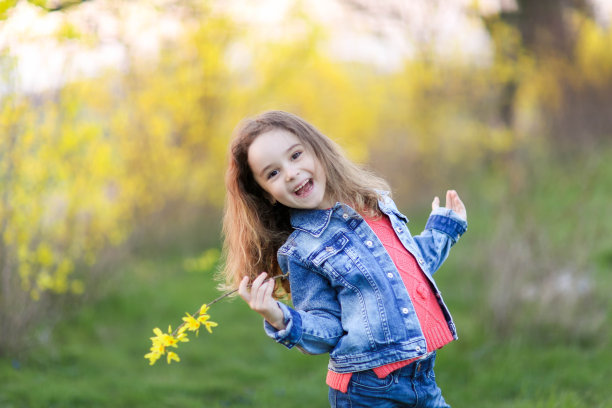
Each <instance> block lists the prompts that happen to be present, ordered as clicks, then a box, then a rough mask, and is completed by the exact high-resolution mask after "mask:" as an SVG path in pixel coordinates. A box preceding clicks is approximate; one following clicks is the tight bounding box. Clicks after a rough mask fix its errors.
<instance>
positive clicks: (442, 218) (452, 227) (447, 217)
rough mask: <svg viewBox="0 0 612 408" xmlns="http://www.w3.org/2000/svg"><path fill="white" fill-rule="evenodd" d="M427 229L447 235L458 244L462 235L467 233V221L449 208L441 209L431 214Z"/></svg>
mask: <svg viewBox="0 0 612 408" xmlns="http://www.w3.org/2000/svg"><path fill="white" fill-rule="evenodd" d="M425 229H433V230H436V231H440V232H442V233H444V234H447V235H448V236H450V237H451V238H452V239H453V242H457V241H458V240H459V238H460V237H461V235H463V234H464V233H465V231H467V221H465V220H463V219H462V218H460V217H459V215H457V213H456V212H454V211H453V210H451V209H449V208H444V207H439V208H437V209H435V210H433V211H432V212H431V215H430V216H429V219H428V220H427V224H426V225H425Z"/></svg>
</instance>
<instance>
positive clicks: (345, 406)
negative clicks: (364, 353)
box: [329, 353, 450, 408]
mask: <svg viewBox="0 0 612 408" xmlns="http://www.w3.org/2000/svg"><path fill="white" fill-rule="evenodd" d="M435 359H436V355H435V353H434V354H432V355H431V356H430V357H428V358H426V359H424V360H419V361H415V362H414V363H412V364H409V365H407V366H405V367H402V368H400V369H399V370H395V371H394V372H392V373H391V374H389V375H388V376H386V377H385V378H382V379H381V378H378V377H377V376H376V374H374V371H372V370H367V371H360V372H357V373H353V376H352V377H351V382H350V383H349V386H348V391H347V393H346V394H345V393H343V392H340V391H338V390H334V389H332V388H330V389H329V402H330V404H331V406H332V408H358V407H364V408H399V407H415V408H416V407H419V408H439V407H440V408H444V407H448V408H450V405H448V404H447V403H446V402H445V401H444V398H443V397H442V392H441V391H440V388H439V387H438V385H437V384H436V377H435V375H434V371H433V368H434V362H435Z"/></svg>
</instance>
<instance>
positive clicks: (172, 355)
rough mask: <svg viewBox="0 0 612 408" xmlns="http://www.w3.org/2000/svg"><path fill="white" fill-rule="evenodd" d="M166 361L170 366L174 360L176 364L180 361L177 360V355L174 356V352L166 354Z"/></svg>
mask: <svg viewBox="0 0 612 408" xmlns="http://www.w3.org/2000/svg"><path fill="white" fill-rule="evenodd" d="M167 360H168V364H170V363H171V362H172V360H175V361H176V362H177V363H178V362H179V361H181V359H180V358H179V356H178V354H176V353H175V352H174V351H169V352H168V356H167Z"/></svg>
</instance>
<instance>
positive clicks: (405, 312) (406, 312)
mask: <svg viewBox="0 0 612 408" xmlns="http://www.w3.org/2000/svg"><path fill="white" fill-rule="evenodd" d="M409 312H410V310H408V308H407V307H405V308H403V309H402V313H403V314H408V313H409Z"/></svg>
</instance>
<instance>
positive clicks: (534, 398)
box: [0, 154, 612, 408]
mask: <svg viewBox="0 0 612 408" xmlns="http://www.w3.org/2000/svg"><path fill="white" fill-rule="evenodd" d="M606 157H612V154H608V155H607V156H602V157H601V158H600V160H599V161H598V162H595V164H592V163H593V159H592V158H588V160H589V163H591V169H592V170H591V173H590V174H589V177H587V178H585V177H584V175H583V174H582V175H581V174H580V173H579V172H578V171H572V169H571V168H568V169H567V170H566V171H565V173H564V175H563V183H559V184H558V187H554V186H552V183H551V182H550V180H553V176H555V177H556V174H559V171H558V170H555V171H554V172H553V171H551V174H552V176H546V175H544V176H542V181H541V183H540V185H539V186H537V185H536V186H535V187H534V188H533V191H528V193H527V194H526V196H527V198H526V200H529V202H528V204H529V205H528V206H527V207H526V208H530V209H531V210H530V211H532V212H534V214H536V215H537V219H539V220H541V219H545V218H546V217H549V220H548V221H546V220H544V221H543V222H544V224H543V225H547V226H548V227H550V230H549V231H546V232H545V233H546V234H548V235H550V241H551V242H553V241H554V239H558V240H559V241H561V239H560V238H559V237H562V236H564V235H563V234H564V231H566V230H570V229H571V230H573V231H574V234H578V233H580V235H577V237H578V238H579V239H580V240H581V241H583V242H585V243H586V244H588V243H589V242H591V241H592V242H591V244H592V245H591V248H590V249H589V250H590V252H588V253H586V255H588V257H589V261H590V263H589V265H590V267H591V268H592V269H593V271H592V276H593V278H594V285H595V293H596V294H598V295H599V296H600V297H601V300H600V302H599V303H597V302H595V303H592V304H591V306H590V307H591V309H589V310H597V308H599V312H601V313H602V315H603V316H604V319H605V324H604V327H610V323H612V318H611V315H612V313H610V312H611V310H610V309H611V305H612V303H611V302H610V299H609V295H608V294H609V293H610V291H612V277H611V276H610V273H609V272H610V269H611V267H612V256H611V255H610V254H611V252H610V245H612V242H611V241H610V238H609V234H606V233H604V232H605V231H606V230H609V223H610V221H609V219H608V218H599V219H596V218H594V217H590V216H589V214H596V213H597V212H598V211H600V210H599V209H601V208H604V206H605V205H606V203H608V202H609V199H608V198H609V197H610V191H609V190H610V183H609V182H610V180H609V179H610V176H611V175H612V160H604V159H605V158H606ZM582 164H584V163H582ZM580 166H581V163H577V164H576V168H578V167H580ZM583 167H584V166H583ZM581 168H582V167H581ZM553 170H554V169H553ZM585 180H586V181H588V183H585V182H584V181H585ZM589 183H590V184H589ZM482 185H483V183H481V184H480V186H482ZM470 195H471V197H470ZM478 195H479V192H478V189H477V188H473V189H472V190H471V194H470V193H468V194H466V198H467V200H469V201H468V202H469V203H472V206H471V207H468V208H471V209H472V212H471V213H469V212H468V213H469V214H471V221H470V230H469V231H468V233H467V234H466V236H465V237H463V238H462V241H461V242H460V243H459V245H460V246H458V247H457V248H456V249H454V250H453V251H454V252H453V254H452V255H451V257H450V258H449V260H448V261H447V262H446V263H445V264H444V266H443V267H442V269H441V270H440V271H439V272H438V273H437V274H436V279H437V281H438V284H439V287H440V288H441V290H442V291H443V292H444V296H445V300H446V302H447V304H448V306H449V308H450V310H451V313H453V316H454V318H455V320H456V323H457V327H458V331H459V336H460V339H459V341H457V342H453V343H451V344H450V345H448V346H446V347H445V348H444V349H443V350H441V351H440V352H439V354H438V360H437V364H436V376H437V381H438V383H439V385H440V386H441V388H442V390H443V393H444V395H445V398H446V399H447V401H448V402H449V403H450V404H451V405H452V406H453V407H459V408H462V407H470V408H478V407H482V408H490V407H502V408H504V407H508V408H510V407H513V408H514V407H517V408H520V407H525V408H527V407H529V408H534V407H535V408H557V407H559V408H565V407H568V408H572V407H584V408H587V407H588V408H597V407H612V393H611V392H610V378H612V347H610V344H609V330H603V331H602V332H601V336H600V337H598V338H593V339H587V340H585V339H582V340H580V338H566V337H564V335H563V332H562V331H561V332H560V333H561V334H560V335H558V336H557V335H556V334H555V331H554V330H555V329H554V327H553V328H552V329H551V330H552V332H550V333H547V329H546V328H545V327H538V326H536V325H531V328H532V330H534V331H535V330H537V334H534V333H533V332H529V330H528V329H525V327H526V328H529V327H530V326H529V325H527V326H518V327H523V329H521V330H515V331H511V332H510V333H507V334H506V335H505V336H500V335H499V334H497V335H496V334H495V333H494V330H493V329H492V328H493V327H494V325H493V324H492V322H491V321H489V319H490V318H491V315H492V314H491V313H489V310H488V308H489V303H488V302H489V300H490V299H489V298H488V297H487V296H488V295H487V285H490V284H491V283H492V282H494V280H491V279H489V280H487V279H486V276H487V274H490V273H491V271H490V268H489V267H488V265H486V264H485V263H484V261H483V259H486V257H483V256H482V253H483V251H486V249H487V247H486V241H487V240H489V238H488V237H490V236H492V235H491V225H494V224H495V218H494V217H495V213H496V211H495V208H493V209H491V208H489V209H488V210H487V209H486V208H481V209H478V210H474V208H475V206H474V205H473V203H475V202H477V200H476V198H477V196H478ZM567 208H569V209H570V210H572V209H575V208H581V209H585V211H586V213H585V212H583V213H580V216H579V217H578V216H576V217H578V218H579V219H580V222H581V223H582V224H580V226H579V228H578V224H572V222H558V221H559V220H565V219H567V213H568V211H566V210H564V209H567ZM519 215H520V214H519ZM589 220H593V222H591V224H587V223H588V222H589ZM422 223H424V219H422V218H421V219H418V217H415V218H413V219H412V220H411V223H410V227H411V228H412V229H413V230H416V229H417V228H418V226H419V225H422ZM606 223H607V224H608V225H606ZM572 226H573V227H572ZM525 236H526V235H525ZM565 236H566V237H569V236H570V235H569V234H568V235H565ZM519 237H520V236H519ZM593 237H594V238H593ZM597 237H599V238H597ZM589 239H590V240H591V241H589ZM553 243H554V242H553ZM586 244H585V246H586ZM192 247H193V246H192ZM164 248H165V249H159V248H158V249H155V250H149V251H146V250H145V251H142V250H141V251H136V252H134V253H133V254H132V255H131V256H130V257H128V258H127V259H126V260H125V261H124V262H122V263H121V265H119V266H118V270H116V271H115V272H114V273H112V274H109V277H108V279H107V280H106V282H105V284H104V286H105V289H104V290H103V292H104V293H106V295H105V296H100V297H99V299H98V300H96V301H93V302H83V303H82V304H80V305H74V307H72V308H70V311H69V312H68V313H67V314H66V316H65V318H64V319H62V320H61V321H60V322H59V323H56V324H53V322H46V323H43V324H41V325H40V326H39V328H38V329H37V330H36V331H35V333H34V334H33V338H34V340H35V341H34V342H32V343H31V344H34V345H35V347H31V348H28V349H24V350H23V351H22V352H20V353H19V354H16V355H13V356H8V357H4V358H1V359H0V384H2V385H1V386H0V407H2V408H22V407H24V408H25V407H28V408H38V407H41V408H42V407H44V408H48V407H113V408H115V407H185V408H188V407H211V408H212V407H262V408H267V407H273V408H276V407H279V408H291V407H296V408H297V407H308V408H311V407H325V406H327V405H328V404H327V387H326V385H325V374H326V365H327V358H326V356H306V355H302V354H301V353H299V352H298V351H297V350H286V349H285V348H284V347H282V346H280V345H277V344H275V343H274V342H273V341H272V340H270V339H269V338H268V337H267V336H265V334H264V332H263V329H262V322H261V320H260V318H259V317H258V316H257V315H256V314H255V313H254V312H252V311H250V310H249V309H248V307H247V306H246V304H244V303H243V302H242V301H240V300H239V299H235V300H233V301H230V300H223V301H221V302H219V303H217V304H215V305H213V306H212V307H211V309H210V310H209V313H210V315H211V319H212V320H213V321H216V322H218V323H219V326H218V327H216V328H215V329H214V332H213V334H209V333H207V332H205V331H203V332H201V333H200V334H199V337H197V338H196V337H193V336H192V340H191V342H189V343H185V344H181V346H180V348H179V350H178V352H179V355H180V357H181V362H180V363H173V364H172V365H167V364H166V363H165V361H161V360H160V361H159V362H157V364H156V365H154V366H152V367H151V366H149V364H148V361H147V360H146V359H145V358H144V354H145V353H147V351H148V348H149V346H150V341H149V337H150V336H152V334H153V333H152V329H153V328H154V327H160V328H162V329H164V330H165V329H166V328H167V326H168V325H170V324H171V325H172V326H176V325H177V324H178V323H180V321H181V317H182V316H184V314H185V312H193V311H194V310H196V309H197V308H198V307H199V306H200V305H201V304H202V303H203V302H208V301H210V300H212V299H214V298H215V297H217V296H218V295H219V293H218V292H217V290H216V289H215V286H216V284H215V282H214V280H213V277H212V272H211V270H206V271H199V272H190V271H189V270H187V269H185V268H184V265H185V260H186V259H188V258H192V257H194V256H197V255H199V251H191V250H189V249H187V247H183V248H181V245H180V244H178V245H174V247H164ZM502 252H507V254H500V256H501V255H505V256H511V255H512V253H511V251H509V250H508V251H505V250H504V251H502ZM510 261H512V259H510V258H508V262H510ZM552 307H553V308H554V307H556V306H555V305H553V306H552ZM553 312H555V310H553ZM579 312H580V310H579ZM578 316H579V318H578V319H577V320H588V317H589V316H587V315H583V316H584V319H582V318H581V317H580V316H581V315H580V314H578ZM562 317H563V316H559V318H562ZM580 323H581V322H580V321H577V322H576V324H577V325H578V324H580Z"/></svg>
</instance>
